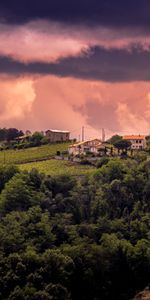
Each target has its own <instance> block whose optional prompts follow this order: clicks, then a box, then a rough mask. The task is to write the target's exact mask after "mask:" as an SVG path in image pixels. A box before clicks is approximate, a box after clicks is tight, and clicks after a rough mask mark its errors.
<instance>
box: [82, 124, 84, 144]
mask: <svg viewBox="0 0 150 300" xmlns="http://www.w3.org/2000/svg"><path fill="white" fill-rule="evenodd" d="M82 142H84V126H82Z"/></svg>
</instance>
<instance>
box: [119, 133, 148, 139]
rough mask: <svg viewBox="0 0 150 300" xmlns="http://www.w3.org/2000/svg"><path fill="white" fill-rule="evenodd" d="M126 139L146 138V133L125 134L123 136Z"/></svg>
mask: <svg viewBox="0 0 150 300" xmlns="http://www.w3.org/2000/svg"><path fill="white" fill-rule="evenodd" d="M123 139H124V140H145V136H144V135H140V134H139V135H125V136H123Z"/></svg>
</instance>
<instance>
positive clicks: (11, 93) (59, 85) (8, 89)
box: [0, 76, 150, 138]
mask: <svg viewBox="0 0 150 300" xmlns="http://www.w3.org/2000/svg"><path fill="white" fill-rule="evenodd" d="M149 94H150V85H149V83H146V82H140V83H139V82H138V83H136V82H133V83H115V84H113V83H105V82H96V81H86V80H79V79H74V78H58V77H55V76H46V77H38V78H34V79H31V78H27V77H25V78H16V79H12V78H7V79H6V78H5V79H1V81H0V103H1V108H0V120H1V127H2V126H17V127H19V128H22V129H24V130H25V129H31V130H46V129H48V128H56V129H57V128H58V129H68V130H70V131H71V132H72V136H75V137H78V136H79V134H81V127H82V126H83V125H84V126H85V134H86V138H89V137H93V136H96V137H100V136H101V128H102V127H104V128H105V130H106V135H107V136H109V135H111V134H113V133H116V132H118V133H120V134H125V133H141V134H142V133H144V134H147V133H149V123H150V113H149V111H150V100H149V99H150V97H149Z"/></svg>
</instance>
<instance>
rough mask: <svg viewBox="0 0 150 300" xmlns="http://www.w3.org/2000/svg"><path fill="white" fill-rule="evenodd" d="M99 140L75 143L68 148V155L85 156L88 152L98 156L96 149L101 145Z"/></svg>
mask: <svg viewBox="0 0 150 300" xmlns="http://www.w3.org/2000/svg"><path fill="white" fill-rule="evenodd" d="M101 144H102V143H101V140H99V139H93V140H88V141H84V142H79V143H75V144H73V145H70V146H69V154H72V155H78V154H87V153H89V152H91V153H93V154H98V147H99V146H100V145H101Z"/></svg>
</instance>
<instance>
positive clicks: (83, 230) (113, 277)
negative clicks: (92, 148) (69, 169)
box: [0, 159, 150, 300]
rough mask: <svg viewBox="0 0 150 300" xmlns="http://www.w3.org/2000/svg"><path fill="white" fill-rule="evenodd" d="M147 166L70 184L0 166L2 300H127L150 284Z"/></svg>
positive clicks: (108, 166) (132, 164)
mask: <svg viewBox="0 0 150 300" xmlns="http://www.w3.org/2000/svg"><path fill="white" fill-rule="evenodd" d="M149 166H150V161H149V160H145V161H142V162H141V163H139V161H136V160H133V159H132V160H131V159H126V160H121V159H110V160H105V161H102V163H101V164H100V165H99V168H98V169H97V171H95V173H94V174H93V175H90V176H89V177H84V178H77V179H74V178H73V177H69V176H67V175H63V176H59V177H51V176H46V175H44V174H40V173H38V171H36V170H32V171H31V172H30V173H27V172H24V173H23V172H19V170H18V169H17V168H16V167H13V166H10V167H2V166H1V167H0V192H1V193H0V217H1V218H0V299H2V300H6V299H9V300H16V299H18V300H40V299H41V300H77V299H79V300H97V299H98V300H99V299H101V300H114V299H115V300H129V299H132V298H133V296H134V295H135V294H136V293H137V292H139V291H140V290H142V289H144V287H146V286H147V285H148V283H149V278H150V200H149V199H150V184H149V182H150V168H149Z"/></svg>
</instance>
